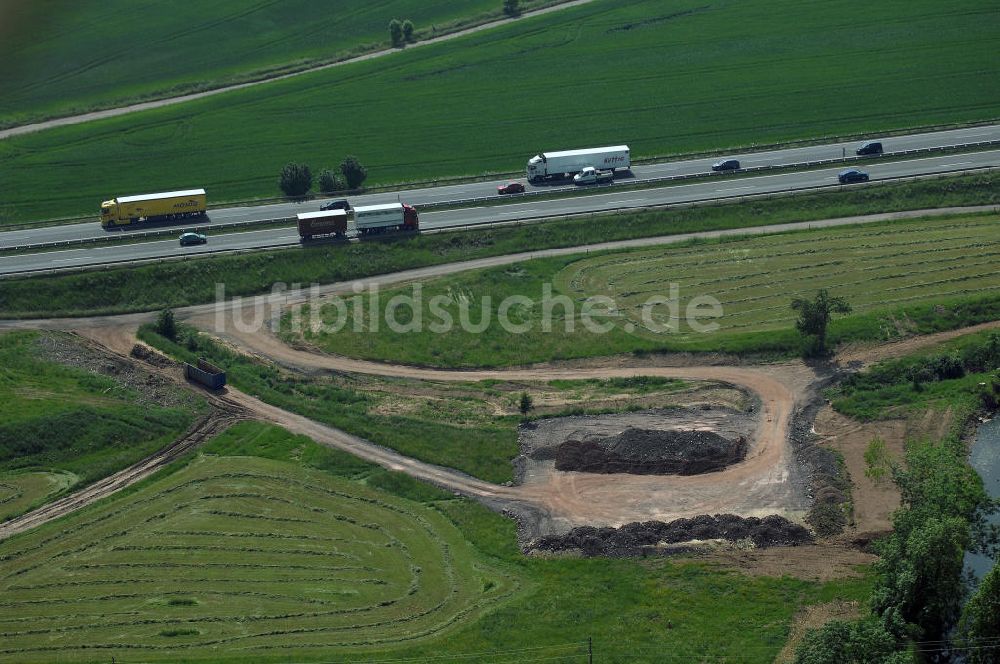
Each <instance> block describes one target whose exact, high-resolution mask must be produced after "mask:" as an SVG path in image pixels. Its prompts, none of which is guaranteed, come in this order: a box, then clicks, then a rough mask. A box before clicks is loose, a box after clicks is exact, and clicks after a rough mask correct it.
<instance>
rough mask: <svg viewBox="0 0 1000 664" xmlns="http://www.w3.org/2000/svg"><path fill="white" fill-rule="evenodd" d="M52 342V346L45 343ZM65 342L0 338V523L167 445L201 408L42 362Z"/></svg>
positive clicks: (63, 349)
mask: <svg viewBox="0 0 1000 664" xmlns="http://www.w3.org/2000/svg"><path fill="white" fill-rule="evenodd" d="M53 338H54V339H55V342H54V344H56V345H50V344H46V343H44V342H45V340H46V339H53ZM53 348H55V349H56V350H57V351H58V352H60V353H69V352H72V348H73V342H72V341H69V340H68V339H66V338H65V337H61V336H56V337H47V336H45V335H42V334H39V333H34V332H7V333H4V334H2V335H0V520H4V519H7V518H10V517H13V516H16V515H17V514H20V513H22V512H25V511H27V510H29V509H31V508H33V507H35V506H37V505H39V504H41V503H43V502H46V501H47V500H49V499H51V498H52V497H53V496H55V495H57V494H59V493H62V492H64V491H66V490H68V489H70V488H76V487H79V486H81V485H84V484H89V483H90V482H93V481H94V480H97V479H100V478H102V477H105V476H107V475H110V474H111V473H113V472H115V471H117V470H120V469H122V468H124V467H126V466H128V465H130V464H132V463H135V462H136V461H139V460H140V459H142V458H143V457H145V456H147V455H148V454H151V453H152V452H154V451H156V450H158V449H160V448H161V447H164V446H165V445H167V444H169V443H170V442H171V441H172V440H174V439H175V438H177V437H178V436H179V435H180V434H182V433H183V432H184V430H185V429H187V427H188V426H190V424H191V423H192V421H193V420H194V416H195V415H196V414H197V413H199V412H201V411H202V409H203V408H204V402H202V401H201V400H200V399H199V398H197V397H194V396H193V395H190V394H187V393H186V392H183V391H181V390H174V389H172V388H168V387H165V388H164V391H165V392H167V393H168V394H166V395H165V396H164V400H165V401H169V403H166V404H161V403H155V402H153V401H151V400H150V398H149V396H148V395H145V394H142V393H140V392H139V391H137V390H135V389H132V388H131V387H128V386H126V385H123V384H122V383H121V382H119V381H116V380H115V379H114V378H112V377H109V376H104V375H101V374H99V373H96V372H94V371H89V370H86V369H83V368H78V367H74V366H67V365H65V364H61V363H59V362H57V361H53V360H52V359H48V358H47V357H46V354H47V352H50V351H51V350H52V349H53Z"/></svg>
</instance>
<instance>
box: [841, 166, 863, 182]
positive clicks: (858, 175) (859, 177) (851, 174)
mask: <svg viewBox="0 0 1000 664" xmlns="http://www.w3.org/2000/svg"><path fill="white" fill-rule="evenodd" d="M837 179H838V180H839V181H840V184H851V183H852V182H868V180H869V178H868V174H867V173H865V172H864V171H860V170H858V169H856V168H848V169H847V170H845V171H841V172H840V175H838V176H837Z"/></svg>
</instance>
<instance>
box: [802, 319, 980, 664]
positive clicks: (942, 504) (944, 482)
mask: <svg viewBox="0 0 1000 664" xmlns="http://www.w3.org/2000/svg"><path fill="white" fill-rule="evenodd" d="M827 394H828V396H829V397H830V398H831V399H832V400H833V407H834V408H835V409H837V410H838V411H840V412H842V413H844V414H846V415H849V416H851V417H855V418H857V419H860V420H863V421H865V420H873V419H885V418H899V417H901V416H902V417H923V416H926V415H931V414H937V415H938V416H939V417H943V418H944V421H945V422H947V423H948V426H947V427H946V429H944V430H942V431H941V432H940V436H939V437H937V438H922V439H914V440H908V441H907V442H906V447H905V457H904V459H903V460H901V461H895V460H893V459H892V458H891V456H889V455H888V454H887V453H886V450H885V446H884V444H883V443H881V441H879V440H877V439H876V440H873V441H872V443H871V445H870V446H869V447H868V449H867V451H866V453H865V460H866V464H867V470H866V472H865V474H866V475H870V476H871V477H872V478H876V481H889V480H890V479H891V480H892V481H893V483H894V484H896V487H897V489H898V490H899V492H900V496H901V505H900V508H899V509H898V510H896V511H895V512H894V513H893V518H892V532H891V533H890V534H889V535H888V536H886V537H885V538H883V539H881V540H879V541H878V542H876V543H875V548H876V551H877V552H878V553H879V556H880V558H879V560H878V561H877V562H876V563H875V566H874V571H875V584H874V587H873V592H872V595H871V597H870V598H869V601H868V602H866V604H867V607H868V609H869V610H868V611H866V612H865V613H864V614H863V617H862V619H861V620H860V621H858V622H854V623H849V624H844V623H840V622H832V623H830V624H828V625H826V626H824V627H823V628H822V629H821V630H819V631H813V632H810V633H808V634H806V636H805V638H804V639H803V643H802V644H801V645H800V650H801V653H800V657H802V660H801V661H810V662H812V661H817V662H834V661H847V660H848V659H852V657H853V658H854V659H860V658H863V659H864V660H865V661H871V662H873V663H874V664H881V663H883V662H885V663H886V664H888V662H892V661H901V660H900V659H898V658H897V659H892V657H891V654H892V653H893V652H902V653H912V652H913V651H914V650H916V651H917V652H924V653H930V652H935V651H936V650H935V649H937V648H939V647H940V648H946V647H947V648H950V647H952V645H953V646H957V647H958V648H959V650H958V652H972V653H976V654H978V653H979V652H980V649H981V645H980V644H981V642H978V641H973V642H972V643H962V638H963V634H962V630H961V628H960V629H959V630H957V631H956V630H954V629H953V628H954V627H955V625H956V623H957V622H958V620H959V616H960V614H961V612H962V610H963V604H964V603H965V601H966V600H967V599H968V597H969V594H970V591H971V590H972V588H971V586H970V584H969V583H968V580H967V578H966V576H965V570H966V567H965V553H966V551H976V552H980V553H985V551H986V550H988V548H989V547H990V546H995V541H993V539H992V537H991V531H990V527H989V521H988V520H987V517H988V516H989V515H990V513H991V512H994V511H995V508H996V507H997V505H995V504H994V501H991V500H990V498H989V497H988V494H987V493H986V491H985V490H984V487H983V481H982V479H981V478H980V477H979V475H978V474H977V473H976V471H975V470H974V469H973V468H972V467H971V466H970V465H969V457H968V454H969V451H968V447H967V445H966V444H965V442H964V440H963V437H964V435H965V434H966V433H967V427H968V425H969V423H970V420H971V418H972V416H973V415H974V414H975V413H976V412H977V411H979V410H980V409H985V410H987V411H989V412H994V411H995V410H996V408H997V404H998V401H1000V333H998V332H996V331H989V332H981V333H975V334H968V335H962V336H960V337H957V338H955V339H953V340H950V341H947V342H945V343H943V344H938V345H936V346H934V347H930V348H926V349H923V350H920V351H917V352H914V353H911V354H908V355H906V356H903V357H900V358H897V359H892V360H887V361H884V362H880V363H878V364H875V365H874V366H872V367H870V368H868V369H866V370H865V371H863V372H861V373H857V374H853V375H851V376H849V377H848V378H847V379H846V380H844V381H842V382H841V383H840V384H839V385H837V386H836V387H834V388H832V389H830V390H829V391H828V393H827ZM948 418H950V420H949V419H948ZM877 478H881V480H878V479H877ZM993 556H994V557H995V551H994V552H993ZM937 639H945V640H943V641H937ZM914 642H918V643H916V644H915V643H914ZM949 642H951V644H952V645H949ZM928 643H930V644H940V646H939V645H926V644H928ZM969 646H971V650H964V651H963V650H962V648H967V647H969ZM807 653H808V654H807ZM851 653H855V655H852V654H851ZM904 659H906V660H907V661H909V658H904ZM988 660H989V658H988V657H987V658H985V659H980V660H977V661H988ZM990 661H992V660H990Z"/></svg>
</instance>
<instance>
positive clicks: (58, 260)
mask: <svg viewBox="0 0 1000 664" xmlns="http://www.w3.org/2000/svg"><path fill="white" fill-rule="evenodd" d="M84 258H86V256H76V257H75V258H55V259H53V260H51V261H49V262H50V263H69V262H71V261H82V260H83V259H84Z"/></svg>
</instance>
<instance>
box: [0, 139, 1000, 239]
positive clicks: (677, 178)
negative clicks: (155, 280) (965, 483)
mask: <svg viewBox="0 0 1000 664" xmlns="http://www.w3.org/2000/svg"><path fill="white" fill-rule="evenodd" d="M997 145H1000V140H993V141H979V142H975V143H961V144H958V145H953V146H946V147H944V148H942V147H930V148H918V149H914V150H900V151H896V152H885V153H882V154H881V155H876V156H867V155H866V156H860V157H859V156H856V155H851V156H846V157H837V158H831V159H820V160H814V161H805V162H796V163H792V164H769V165H766V166H755V167H752V168H741V169H739V170H736V171H726V172H721V173H717V172H713V171H708V172H700V173H688V174H685V175H667V176H663V177H652V178H640V179H632V180H629V181H617V182H611V183H608V184H598V185H592V186H587V187H586V188H585V189H578V188H569V187H566V188H560V189H556V190H552V191H526V192H524V193H520V194H509V195H505V196H504V197H503V198H502V199H498V198H497V197H496V196H478V197H475V198H462V199H454V200H448V201H435V202H431V203H422V204H416V205H414V207H415V208H417V209H418V210H430V209H437V208H442V207H460V206H462V205H476V204H482V203H498V202H501V201H513V200H524V199H534V198H544V197H555V196H559V195H566V194H570V192H579V191H594V190H602V189H609V188H612V187H616V188H621V189H627V188H630V187H631V188H635V187H645V186H649V185H657V184H664V183H669V182H683V181H687V180H696V179H702V178H718V177H725V176H731V175H734V174H736V175H753V174H758V173H769V172H773V171H778V170H786V169H796V168H816V167H820V166H832V165H838V164H844V165H850V164H858V163H877V162H878V161H883V160H886V159H893V158H899V157H909V156H913V155H920V154H930V153H939V152H946V151H961V150H971V149H976V148H984V147H994V146H997ZM570 195H572V194H570ZM294 222H295V218H294V217H274V218H269V219H254V220H249V221H234V222H228V223H223V224H212V225H210V226H206V227H203V230H209V231H215V230H230V229H240V228H253V227H256V226H268V225H274V224H281V223H289V224H291V223H294ZM177 229H178V227H177V226H175V227H172V228H164V229H158V230H150V231H145V232H143V231H140V232H134V233H133V232H130V233H127V234H122V235H119V236H114V235H105V236H100V237H92V238H79V239H74V240H61V241H57V242H39V243H28V244H19V245H12V246H9V247H2V248H0V253H6V252H16V251H27V250H34V249H42V250H44V249H57V248H64V247H74V246H80V245H88V244H103V243H113V242H127V241H132V240H150V239H156V238H165V237H172V236H176V234H177Z"/></svg>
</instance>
